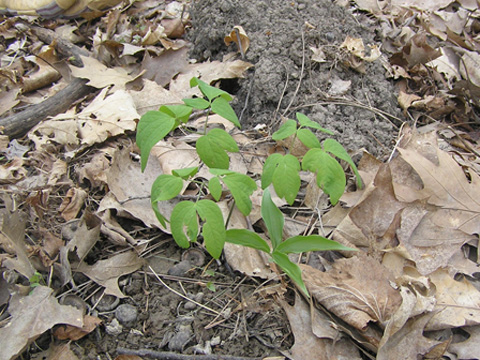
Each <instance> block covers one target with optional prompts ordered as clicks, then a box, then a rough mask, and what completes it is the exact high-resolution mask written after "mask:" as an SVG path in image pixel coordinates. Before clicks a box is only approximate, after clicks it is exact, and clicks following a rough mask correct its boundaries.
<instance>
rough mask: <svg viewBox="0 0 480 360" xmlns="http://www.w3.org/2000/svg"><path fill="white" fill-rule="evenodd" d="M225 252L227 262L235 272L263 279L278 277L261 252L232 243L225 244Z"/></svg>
mask: <svg viewBox="0 0 480 360" xmlns="http://www.w3.org/2000/svg"><path fill="white" fill-rule="evenodd" d="M223 251H224V252H225V260H226V261H227V262H228V264H229V265H230V266H231V268H232V269H233V270H236V271H240V272H241V273H242V274H245V275H247V276H255V277H259V278H261V279H274V278H276V277H277V274H275V273H274V272H273V271H272V270H271V269H270V266H269V262H268V258H267V256H266V255H265V253H263V252H261V251H258V250H256V249H252V248H249V247H246V246H240V245H235V244H230V243H225V247H224V248H223Z"/></svg>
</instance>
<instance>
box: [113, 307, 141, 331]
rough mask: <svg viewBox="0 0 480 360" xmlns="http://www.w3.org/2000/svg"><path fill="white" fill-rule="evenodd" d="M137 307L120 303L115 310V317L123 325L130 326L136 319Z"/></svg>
mask: <svg viewBox="0 0 480 360" xmlns="http://www.w3.org/2000/svg"><path fill="white" fill-rule="evenodd" d="M137 315H138V311H137V308H136V307H135V306H133V305H130V304H122V305H120V306H119V307H117V309H116V310H115V317H116V318H117V320H118V321H119V322H120V323H121V324H122V325H125V326H132V325H133V324H134V323H135V321H136V320H137Z"/></svg>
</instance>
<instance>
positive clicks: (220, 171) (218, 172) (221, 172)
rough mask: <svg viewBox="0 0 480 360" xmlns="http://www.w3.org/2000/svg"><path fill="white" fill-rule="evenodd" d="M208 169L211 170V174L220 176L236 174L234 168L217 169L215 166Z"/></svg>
mask: <svg viewBox="0 0 480 360" xmlns="http://www.w3.org/2000/svg"><path fill="white" fill-rule="evenodd" d="M208 171H210V173H211V174H213V175H218V176H221V175H228V174H234V173H235V171H232V170H228V169H215V168H212V169H208Z"/></svg>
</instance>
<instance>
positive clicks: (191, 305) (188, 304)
mask: <svg viewBox="0 0 480 360" xmlns="http://www.w3.org/2000/svg"><path fill="white" fill-rule="evenodd" d="M183 307H184V308H185V310H193V309H195V308H196V307H197V304H195V303H193V302H191V301H187V302H186V303H185V305H183Z"/></svg>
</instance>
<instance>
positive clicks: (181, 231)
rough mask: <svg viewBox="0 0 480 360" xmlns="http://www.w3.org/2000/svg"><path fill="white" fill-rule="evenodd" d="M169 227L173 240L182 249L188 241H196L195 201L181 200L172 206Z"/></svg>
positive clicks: (187, 245)
mask: <svg viewBox="0 0 480 360" xmlns="http://www.w3.org/2000/svg"><path fill="white" fill-rule="evenodd" d="M170 229H171V230H172V236H173V238H174V239H175V242H176V243H177V244H178V246H180V247H182V248H184V249H186V248H188V247H189V246H190V242H194V241H197V237H198V218H197V212H196V209H195V203H193V202H191V201H182V202H179V203H178V204H177V205H176V206H175V207H174V208H173V211H172V215H171V216H170Z"/></svg>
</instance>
